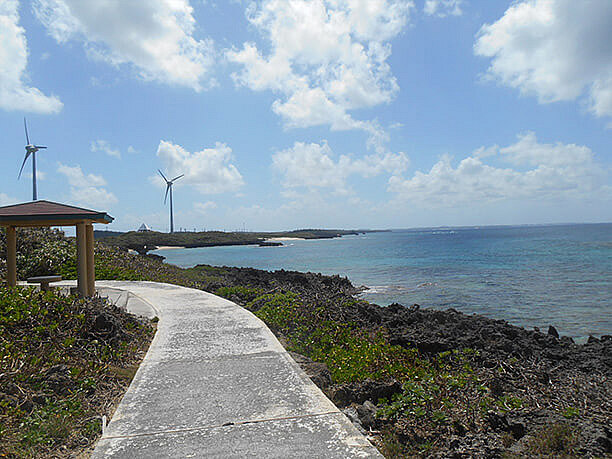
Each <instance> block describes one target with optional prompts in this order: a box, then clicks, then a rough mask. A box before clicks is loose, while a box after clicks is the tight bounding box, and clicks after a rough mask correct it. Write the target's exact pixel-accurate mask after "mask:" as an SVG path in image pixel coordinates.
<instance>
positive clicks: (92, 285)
mask: <svg viewBox="0 0 612 459" xmlns="http://www.w3.org/2000/svg"><path fill="white" fill-rule="evenodd" d="M85 239H86V242H87V244H86V245H87V295H88V296H93V295H95V294H96V266H95V262H94V232H93V225H92V224H91V223H89V224H87V225H85Z"/></svg>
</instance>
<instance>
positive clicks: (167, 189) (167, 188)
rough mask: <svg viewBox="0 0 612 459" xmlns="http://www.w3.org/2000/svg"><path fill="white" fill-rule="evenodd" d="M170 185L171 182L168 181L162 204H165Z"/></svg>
mask: <svg viewBox="0 0 612 459" xmlns="http://www.w3.org/2000/svg"><path fill="white" fill-rule="evenodd" d="M171 186H172V183H168V185H167V186H166V196H164V204H166V200H167V199H168V191H170V187H171Z"/></svg>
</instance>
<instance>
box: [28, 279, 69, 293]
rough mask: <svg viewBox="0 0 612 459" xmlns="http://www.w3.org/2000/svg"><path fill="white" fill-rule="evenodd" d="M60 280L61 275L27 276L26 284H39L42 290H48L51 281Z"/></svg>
mask: <svg viewBox="0 0 612 459" xmlns="http://www.w3.org/2000/svg"><path fill="white" fill-rule="evenodd" d="M61 280H62V276H36V277H28V284H40V289H41V290H42V291H43V292H46V291H47V290H50V289H51V287H49V284H50V283H51V282H59V281H61Z"/></svg>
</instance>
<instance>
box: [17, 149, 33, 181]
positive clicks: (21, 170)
mask: <svg viewBox="0 0 612 459" xmlns="http://www.w3.org/2000/svg"><path fill="white" fill-rule="evenodd" d="M29 156H30V152H27V153H26V155H25V158H23V163H21V169H19V176H18V177H17V180H19V179H20V178H21V173H22V172H23V166H25V163H26V161H27V160H28V157H29Z"/></svg>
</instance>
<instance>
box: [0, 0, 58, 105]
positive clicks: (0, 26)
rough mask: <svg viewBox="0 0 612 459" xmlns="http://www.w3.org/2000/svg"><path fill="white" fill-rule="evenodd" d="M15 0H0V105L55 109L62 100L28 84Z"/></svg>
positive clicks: (24, 39) (26, 49)
mask: <svg viewBox="0 0 612 459" xmlns="http://www.w3.org/2000/svg"><path fill="white" fill-rule="evenodd" d="M18 6H19V4H18V1H17V0H3V1H2V2H0V43H1V44H2V45H1V46H0V108H2V109H4V110H19V111H23V112H32V113H57V112H59V111H60V110H61V109H62V107H63V104H62V102H61V101H60V100H59V98H58V97H56V96H46V95H45V94H43V93H42V92H41V91H40V89H38V88H35V87H33V86H30V84H29V81H28V75H27V72H26V67H27V64H28V44H27V40H26V37H25V30H24V29H23V27H21V26H20V25H19V13H18V11H17V8H18Z"/></svg>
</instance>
